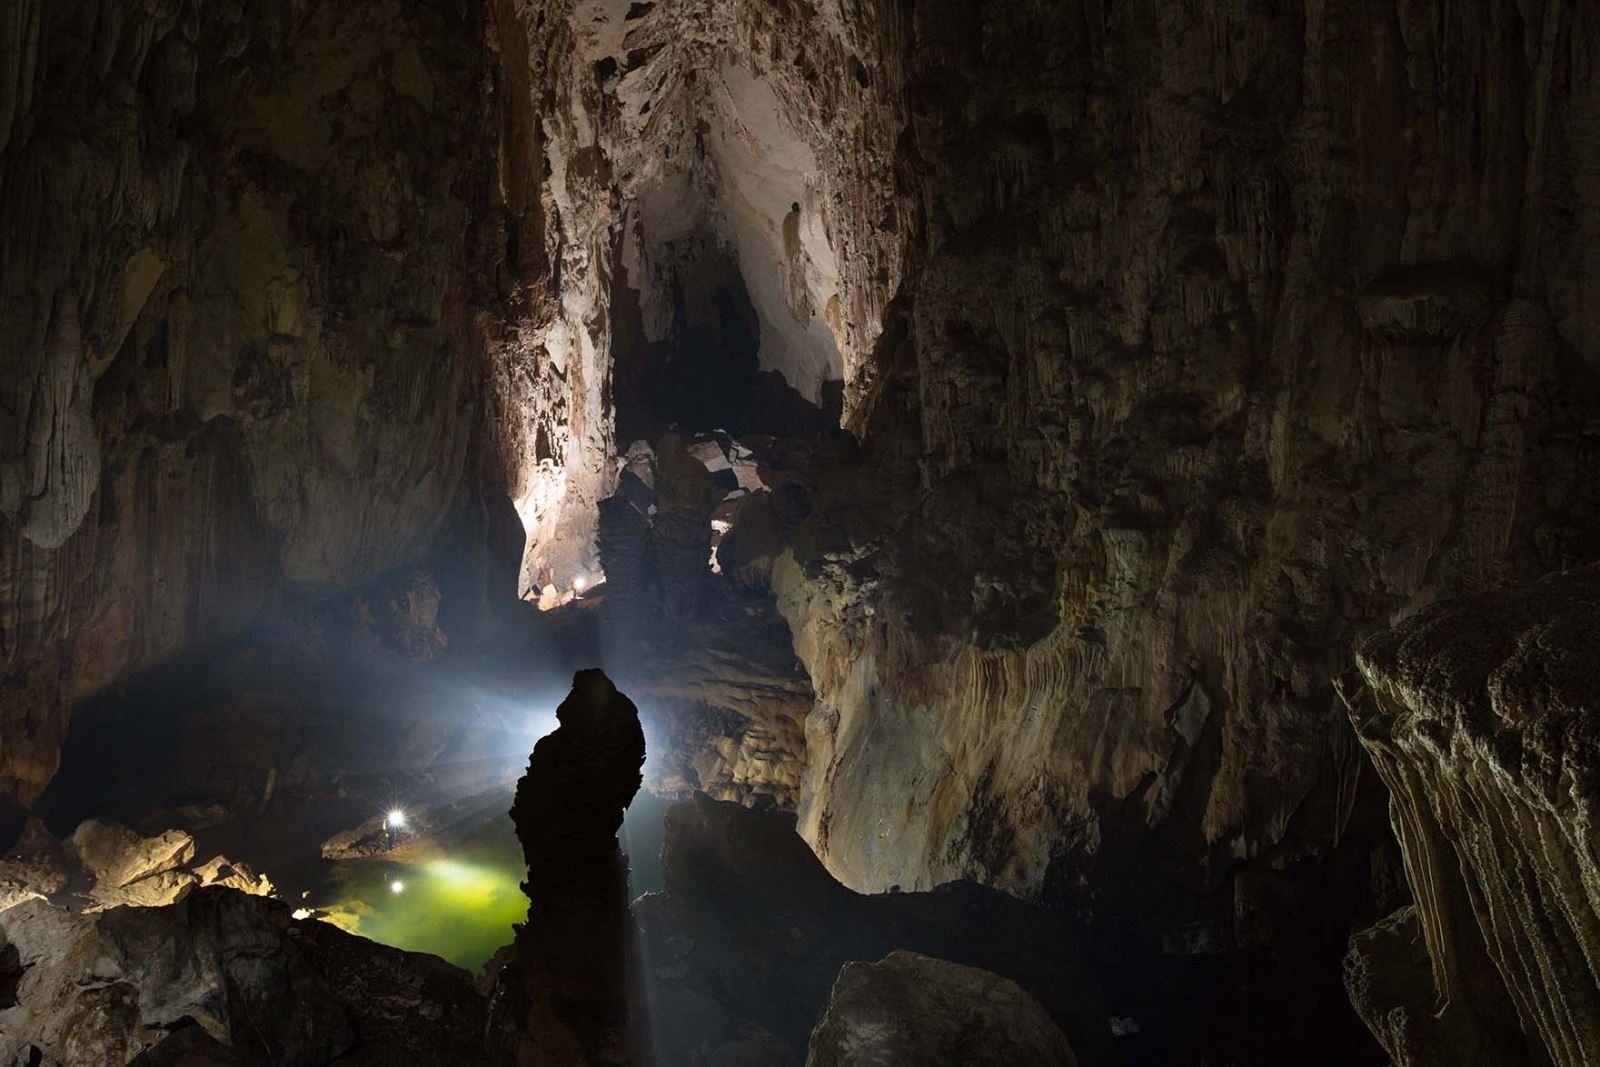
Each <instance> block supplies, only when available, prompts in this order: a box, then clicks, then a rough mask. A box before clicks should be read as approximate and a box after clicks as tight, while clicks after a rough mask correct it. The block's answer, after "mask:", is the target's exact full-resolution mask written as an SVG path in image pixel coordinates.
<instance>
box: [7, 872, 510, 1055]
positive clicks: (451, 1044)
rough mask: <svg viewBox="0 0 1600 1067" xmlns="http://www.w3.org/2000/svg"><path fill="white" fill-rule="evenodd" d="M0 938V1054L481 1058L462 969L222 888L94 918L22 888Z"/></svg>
mask: <svg viewBox="0 0 1600 1067" xmlns="http://www.w3.org/2000/svg"><path fill="white" fill-rule="evenodd" d="M0 946H5V947H6V948H8V949H13V950H15V955H14V956H11V962H10V963H9V964H6V963H3V962H0V970H6V969H7V968H10V969H11V970H15V969H20V972H21V973H20V976H18V975H17V974H15V973H11V971H7V973H4V974H0V979H4V980H6V981H15V983H16V984H15V1003H11V1004H7V1005H5V1006H4V1007H0V1057H3V1058H4V1059H5V1062H7V1063H11V1062H19V1063H37V1064H41V1065H47V1067H67V1065H75V1064H85V1063H126V1062H129V1061H130V1060H132V1059H134V1058H135V1057H136V1056H138V1055H141V1054H144V1055H147V1056H149V1059H147V1060H141V1061H139V1062H157V1063H159V1062H164V1054H163V1053H161V1051H160V1050H161V1047H162V1046H163V1045H165V1044H166V1043H167V1042H168V1041H173V1040H178V1041H181V1042H182V1043H183V1044H184V1045H186V1046H190V1047H192V1046H194V1045H199V1046H202V1051H200V1052H195V1053H193V1054H194V1055H195V1056H196V1057H197V1058H198V1060H199V1062H202V1063H225V1062H238V1063H246V1064H268V1063H271V1064H305V1065H308V1067H309V1065H311V1064H321V1063H328V1062H330V1061H332V1060H334V1059H338V1060H339V1062H341V1063H346V1062H349V1063H364V1064H382V1063H393V1062H396V1060H397V1059H400V1060H403V1061H405V1062H410V1063H422V1064H453V1063H463V1062H468V1063H471V1062H482V1045H481V1042H482V1032H483V1025H484V1005H483V1000H482V998H481V997H479V995H478V994H477V993H476V992H475V991H474V990H473V988H472V980H471V978H470V977H469V976H468V975H467V974H466V972H464V971H460V970H457V969H456V968H454V967H451V966H450V965H448V964H446V963H445V962H444V961H442V960H439V959H435V958H434V957H431V956H421V955H417V954H415V953H409V952H401V951H399V950H398V949H392V948H386V947H384V946H382V945H377V944H374V943H372V942H370V941H365V940H363V939H361V938H358V937H352V936H351V935H349V934H346V933H344V932H343V931H341V930H337V929H335V928H334V927H332V926H329V925H327V924H326V923H320V922H315V921H306V922H297V921H295V920H292V919H290V917H289V909H288V907H287V906H285V905H283V904H281V903H278V902H277V901H270V900H263V899H261V898H259V897H251V896H247V895H245V894H243V893H237V892H234V891H233V890H230V889H221V888H216V889H202V890H199V891H197V892H195V893H192V894H190V895H189V896H188V897H187V898H185V899H184V900H183V901H182V902H181V903H178V904H173V905H171V906H169V907H164V908H117V909H114V910H112V911H108V912H102V913H100V914H98V915H76V914H73V913H71V912H68V911H64V910H61V909H58V908H53V907H51V906H50V905H49V904H46V903H45V902H43V901H30V902H28V903H25V904H21V905H18V906H17V907H14V908H11V909H10V910H8V911H5V912H0ZM7 955H9V952H0V960H4V959H5V957H6V956H7ZM188 1027H198V1028H199V1029H200V1030H201V1031H203V1032H204V1034H205V1035H206V1039H205V1040H203V1041H202V1040H200V1039H199V1038H198V1037H197V1036H195V1035H184V1030H185V1029H186V1028H188ZM169 1031H174V1032H175V1033H174V1036H171V1037H169V1036H168V1033H169ZM216 1045H221V1046H223V1047H224V1049H225V1050H226V1049H231V1050H232V1052H231V1056H232V1057H234V1058H232V1059H230V1058H225V1057H226V1056H227V1055H228V1054H227V1053H226V1051H224V1052H223V1053H222V1054H220V1055H219V1054H214V1053H215V1048H216ZM205 1048H209V1049H211V1050H212V1051H211V1052H205V1051H203V1049H205ZM174 1054H176V1050H174ZM178 1062H182V1061H181V1060H180V1061H178Z"/></svg>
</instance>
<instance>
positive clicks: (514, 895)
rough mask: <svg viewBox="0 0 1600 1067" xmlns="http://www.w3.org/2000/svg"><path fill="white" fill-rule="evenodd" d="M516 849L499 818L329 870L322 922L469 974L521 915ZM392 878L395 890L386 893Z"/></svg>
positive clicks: (506, 939)
mask: <svg viewBox="0 0 1600 1067" xmlns="http://www.w3.org/2000/svg"><path fill="white" fill-rule="evenodd" d="M522 878H523V867H522V851H521V849H520V847H519V846H518V844H517V839H516V836H515V834H514V833H513V832H512V829H511V825H510V822H509V820H506V819H505V818H504V817H501V818H499V819H496V820H494V822H493V824H492V825H489V826H486V827H484V828H483V829H482V830H480V831H478V832H477V833H475V834H473V835H472V836H471V837H468V838H466V839H464V840H460V841H454V842H451V843H450V844H449V845H448V846H446V847H441V848H438V849H435V850H433V851H425V852H422V853H420V854H419V855H417V856H416V857H408V858H407V859H406V860H403V861H402V860H394V859H378V860H364V861H359V862H351V863H341V864H339V865H338V866H337V867H335V869H334V871H333V874H332V878H331V882H330V889H329V894H328V897H329V902H327V903H323V904H322V905H321V910H322V911H323V912H324V913H325V917H326V919H327V921H328V922H331V923H333V924H334V925H335V926H338V927H341V928H342V929H345V930H348V931H350V932H351V933H355V934H360V935H361V936H362V937H369V938H371V939H372V940H374V941H379V942H382V943H383V944H385V945H393V946H395V947H396V948H403V949H407V950H409V951H411V952H429V953H432V954H433V955H435V956H441V957H443V958H444V959H447V960H449V961H450V962H451V963H454V964H455V965H456V966H458V967H464V968H466V969H467V970H469V971H477V970H478V969H479V968H481V967H482V966H483V964H484V963H485V962H486V961H487V960H488V959H489V957H490V956H493V955H494V953H495V950H496V949H498V948H500V947H501V946H502V945H506V944H510V942H511V924H512V923H514V922H521V921H522V920H523V919H525V918H527V913H528V899H527V898H526V897H525V896H523V895H522V889H521V886H520V882H521V881H522ZM396 882H398V883H401V884H402V885H403V890H402V891H401V892H398V893H397V892H394V890H393V886H394V884H395V883H396Z"/></svg>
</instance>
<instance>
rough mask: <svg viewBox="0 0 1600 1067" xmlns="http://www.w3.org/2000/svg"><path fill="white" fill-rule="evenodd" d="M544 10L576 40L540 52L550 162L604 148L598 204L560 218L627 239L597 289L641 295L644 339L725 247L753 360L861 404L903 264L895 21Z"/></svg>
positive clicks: (628, 9) (664, 324)
mask: <svg viewBox="0 0 1600 1067" xmlns="http://www.w3.org/2000/svg"><path fill="white" fill-rule="evenodd" d="M540 10H541V13H542V17H543V22H544V24H546V25H559V26H561V27H563V28H562V30H561V31H560V32H561V33H562V34H566V35H569V39H570V41H571V44H572V48H571V49H570V50H563V51H562V52H561V53H560V55H559V57H558V58H553V59H552V67H555V66H556V65H557V64H559V65H560V70H561V71H562V73H561V74H560V75H559V80H560V84H561V85H562V88H561V89H560V90H558V92H557V94H556V98H555V111H556V115H557V117H556V119H555V122H554V123H553V125H555V126H558V127H559V128H560V133H559V134H558V133H555V132H552V133H551V134H550V136H551V138H552V142H554V141H555V140H562V141H563V142H565V146H564V147H562V148H561V149H559V151H558V152H553V153H552V159H553V160H554V159H556V158H557V156H569V155H570V154H571V153H575V152H582V151H585V150H587V148H588V147H589V146H590V145H591V144H596V143H597V144H598V146H599V148H600V151H601V153H602V155H603V158H604V160H605V161H606V163H605V173H604V179H605V181H604V182H603V183H601V184H599V185H597V186H594V189H595V194H596V195H595V196H594V198H593V199H591V200H590V201H589V202H588V203H585V202H583V201H581V200H576V201H575V202H574V203H572V204H569V205H568V207H567V208H566V209H564V210H563V211H562V217H563V218H567V217H569V213H570V212H571V211H577V212H580V213H581V212H584V211H590V212H594V211H599V212H601V213H606V212H610V213H612V216H613V218H614V219H615V220H616V222H617V223H618V224H619V228H618V230H617V235H618V237H619V239H620V240H621V242H622V244H621V251H620V254H619V258H618V259H617V261H616V264H615V269H614V270H613V271H612V274H611V276H610V279H608V280H609V281H611V283H612V284H615V285H626V286H628V287H630V288H632V289H635V290H637V291H638V292H639V302H640V305H641V312H642V319H643V325H644V330H645V334H646V337H647V339H649V340H659V339H661V338H662V337H664V336H666V334H667V333H668V332H669V331H670V329H671V327H672V324H673V317H674V307H673V302H674V290H675V288H690V289H692V288H693V287H694V285H696V284H697V276H698V275H699V274H701V273H703V272H704V270H705V269H706V267H705V265H706V264H707V263H716V262H721V257H720V256H719V255H717V254H713V253H720V254H722V255H725V256H726V257H727V258H729V259H731V260H733V261H734V262H735V263H736V265H737V266H738V268H739V270H740V273H741V275H742V277H743V280H744V283H745V286H746V288H747V289H748V291H749V294H750V298H751V302H752V304H753V305H754V307H755V310H756V314H757V317H758V319H759V321H760V326H761V350H760V360H761V364H762V366H763V368H764V369H767V370H776V371H778V372H780V373H781V374H782V375H783V376H784V378H785V379H786V380H787V381H788V382H789V384H790V385H792V386H794V387H795V388H796V389H798V390H799V391H800V392H801V393H802V394H804V395H806V396H807V397H809V398H811V399H813V400H816V399H818V397H819V395H820V392H821V388H822V385H823V383H824V382H826V381H830V380H833V381H837V380H841V379H842V380H843V381H845V382H846V383H847V396H854V395H856V393H858V392H859V391H860V390H861V389H862V388H863V387H864V385H865V383H866V381H868V380H869V379H870V361H869V355H870V352H871V348H872V344H873V342H874V340H875V339H876V337H877V332H878V328H879V324H880V322H881V318H882V310H883V304H884V302H885V301H887V299H888V297H889V295H891V294H892V292H893V290H894V287H895V286H896V285H897V284H898V282H899V279H900V276H901V271H902V261H901V259H902V253H903V250H904V242H903V241H902V240H901V239H900V238H899V237H898V236H896V235H895V234H894V229H895V226H896V223H895V216H894V210H895V208H894V205H895V202H896V201H895V194H894V175H893V172H892V170H891V169H890V163H891V159H892V157H893V154H894V147H895V138H896V137H897V135H898V133H899V130H900V126H899V122H900V120H901V118H902V115H901V111H900V110H899V109H898V108H896V107H892V106H890V105H888V104H887V103H886V102H885V101H887V100H890V99H893V98H894V94H895V93H896V92H898V88H891V87H890V86H888V85H885V86H882V87H879V86H876V85H875V82H874V79H875V78H876V77H878V76H879V75H878V74H877V73H875V72H877V71H879V69H880V68H879V65H878V60H877V59H876V57H877V56H878V55H879V54H882V53H886V52H893V51H895V49H893V48H886V46H885V45H884V41H885V39H888V38H893V37H894V36H895V35H896V34H897V33H898V32H900V27H899V25H898V23H897V22H891V23H889V24H882V23H880V22H878V21H877V20H876V19H875V17H874V16H872V15H870V14H869V13H867V12H864V11H858V10H854V9H852V10H850V11H848V12H847V11H844V10H840V9H836V8H833V7H827V6H824V7H820V8H813V7H811V6H810V5H804V4H778V5H763V4H747V3H730V2H725V0H663V2H659V3H630V2H628V0H547V2H546V3H545V4H543V5H542V6H541V7H540ZM552 55H553V56H554V53H553V54H552ZM896 69H897V68H895V67H894V66H893V65H889V66H885V67H883V68H882V76H883V77H885V78H890V77H893V76H894V74H895V72H896ZM579 116H581V119H580V118H579ZM547 125H551V123H549V122H547ZM580 126H581V127H582V128H581V129H580V128H579V127H580ZM596 131H597V132H596ZM574 158H575V157H574ZM553 169H554V170H555V171H557V172H559V169H560V168H559V166H555V167H553ZM554 184H557V185H559V174H558V173H557V176H556V178H555V181H554ZM607 195H609V196H610V197H611V198H612V199H611V201H610V203H607V201H606V197H607ZM795 205H798V210H795ZM880 229H882V231H883V232H882V233H880ZM885 234H886V236H885ZM708 246H712V247H710V248H708ZM848 406H849V402H848V401H847V407H848Z"/></svg>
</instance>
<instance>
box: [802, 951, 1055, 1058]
mask: <svg viewBox="0 0 1600 1067" xmlns="http://www.w3.org/2000/svg"><path fill="white" fill-rule="evenodd" d="M1023 1063H1026V1064H1032V1065H1035V1067H1077V1064H1078V1058H1077V1057H1076V1056H1074V1055H1073V1053H1072V1045H1071V1043H1070V1042H1068V1041H1067V1035H1065V1034H1063V1033H1062V1032H1061V1028H1060V1027H1059V1026H1057V1025H1056V1024H1055V1023H1054V1022H1053V1021H1051V1019H1050V1015H1049V1013H1048V1012H1046V1011H1045V1010H1044V1009H1043V1008H1042V1007H1040V1006H1039V1002H1038V1001H1036V1000H1034V999H1033V998H1032V997H1030V996H1028V994H1027V993H1025V992H1023V990H1022V987H1021V986H1019V985H1017V983H1015V982H1013V981H1011V980H1010V979H1009V978H1002V977H1000V976H999V975H997V974H994V973H992V972H990V971H984V970H979V969H978V968H976V967H963V966H961V965H960V964H958V963H950V962H948V961H946V960H938V959H934V958H932V957H931V956H919V955H917V954H916V953H914V952H891V953H889V955H887V956H885V957H884V958H883V959H882V960H880V961H879V962H877V963H861V962H855V963H847V964H845V965H844V967H843V968H842V969H841V970H840V971H839V980H838V981H837V982H835V983H834V984H833V996H832V997H831V998H830V999H829V1001H828V1011H827V1014H826V1015H824V1016H823V1017H822V1021H821V1022H819V1023H818V1024H817V1028H816V1029H815V1030H813V1031H812V1032H811V1049H810V1054H809V1055H807V1057H806V1067H897V1065H900V1064H916V1065H917V1067H1013V1065H1015V1064H1023Z"/></svg>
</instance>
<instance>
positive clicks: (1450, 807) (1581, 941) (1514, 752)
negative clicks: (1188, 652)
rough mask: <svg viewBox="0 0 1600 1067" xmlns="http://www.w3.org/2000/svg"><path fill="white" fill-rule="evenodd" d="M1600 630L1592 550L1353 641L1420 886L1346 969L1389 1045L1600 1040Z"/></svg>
mask: <svg viewBox="0 0 1600 1067" xmlns="http://www.w3.org/2000/svg"><path fill="white" fill-rule="evenodd" d="M1597 640H1600V567H1596V566H1590V567H1584V568H1580V569H1578V570H1574V571H1569V572H1566V573H1564V574H1559V575H1552V576H1551V577H1548V578H1545V579H1544V580H1542V581H1540V582H1537V583H1534V584H1533V585H1530V586H1526V587H1523V588H1519V589H1516V590H1513V591H1508V592H1498V593H1488V594H1482V595H1479V596H1474V597H1463V598H1459V599H1453V600H1446V601H1442V602H1440V603H1439V604H1436V605H1434V606H1433V607H1431V608H1429V609H1427V610H1425V611H1423V612H1421V613H1420V614H1418V615H1416V616H1414V617H1412V618H1410V619H1407V620H1405V621H1404V622H1402V623H1400V624H1399V625H1397V626H1396V627H1394V628H1393V629H1392V630H1389V631H1387V632H1385V633H1382V634H1378V635H1376V636H1374V637H1372V638H1370V639H1369V640H1367V641H1366V642H1365V643H1364V644H1363V645H1362V646H1361V649H1360V652H1359V662H1360V665H1361V672H1362V675H1363V676H1364V678H1365V680H1366V682H1367V686H1368V690H1367V692H1366V693H1364V694H1363V699H1362V700H1361V701H1360V702H1359V703H1358V704H1357V705H1356V707H1355V708H1354V710H1353V716H1354V719H1355V722H1356V725H1357V729H1358V731H1359V733H1360V736H1361V741H1362V744H1363V745H1365V746H1366V748H1367V750H1368V751H1369V752H1370V753H1371V755H1372V758H1373V762H1374V763H1375V764H1376V765H1377V768H1378V771H1379V773H1380V774H1381V775H1382V776H1383V780H1384V782H1385V784H1386V785H1388V787H1389V791H1390V796H1391V798H1392V801H1391V803H1392V811H1393V815H1394V820H1395V825H1396V830H1397V832H1398V834H1399V837H1400V842H1401V845H1402V847H1403V848H1404V850H1405V859H1406V874H1407V877H1408V878H1409V879H1410V881H1411V885H1412V888H1413V891H1414V892H1415V894H1416V898H1417V903H1416V907H1415V910H1414V911H1413V912H1410V913H1406V914H1402V915H1399V916H1396V917H1393V918H1391V919H1389V920H1387V921H1386V923H1385V924H1384V926H1382V927H1380V928H1379V929H1377V930H1374V931H1368V932H1367V933H1364V934H1362V935H1360V936H1358V937H1357V938H1356V940H1355V942H1354V944H1353V945H1352V949H1351V954H1350V957H1349V959H1348V960H1347V975H1348V980H1349V981H1350V984H1351V986H1352V994H1353V995H1354V996H1355V997H1356V1001H1357V1004H1358V1006H1359V1007H1360V1008H1361V1009H1362V1014H1363V1017H1364V1018H1366V1019H1367V1021H1368V1024H1369V1025H1370V1026H1372V1028H1373V1030H1374V1032H1375V1033H1377V1034H1378V1036H1379V1037H1380V1039H1383V1040H1384V1043H1385V1045H1386V1047H1388V1049H1389V1050H1390V1053H1391V1054H1392V1055H1393V1056H1394V1057H1395V1061H1396V1062H1397V1063H1414V1064H1432V1063H1445V1062H1450V1061H1452V1059H1455V1060H1457V1061H1459V1058H1461V1057H1465V1058H1469V1059H1478V1060H1480V1061H1487V1060H1493V1061H1495V1062H1503V1063H1544V1062H1549V1063H1556V1064H1579V1063H1586V1062H1590V1061H1592V1060H1593V1059H1594V1058H1595V1056H1596V1055H1600V1029H1597V1026H1600V1024H1597V1021H1596V1020H1597V1019H1600V986H1597V984H1596V982H1595V981H1594V978H1593V975H1594V974H1595V973H1596V970H1597V966H1596V958H1595V955H1594V948H1593V946H1594V945H1595V944H1596V943H1597V938H1600V911H1597V906H1596V898H1595V895H1594V888H1593V887H1594V886H1595V884H1596V872H1597V871H1600V863H1597V857H1596V854H1595V839H1594V835H1593V832H1592V826H1593V820H1594V817H1595V804H1596V802H1597V798H1600V792H1597V791H1596V785H1597V782H1600V719H1597V716H1600V664H1597V661H1596V659H1595V656H1594V649H1595V647H1596V641H1597Z"/></svg>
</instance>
